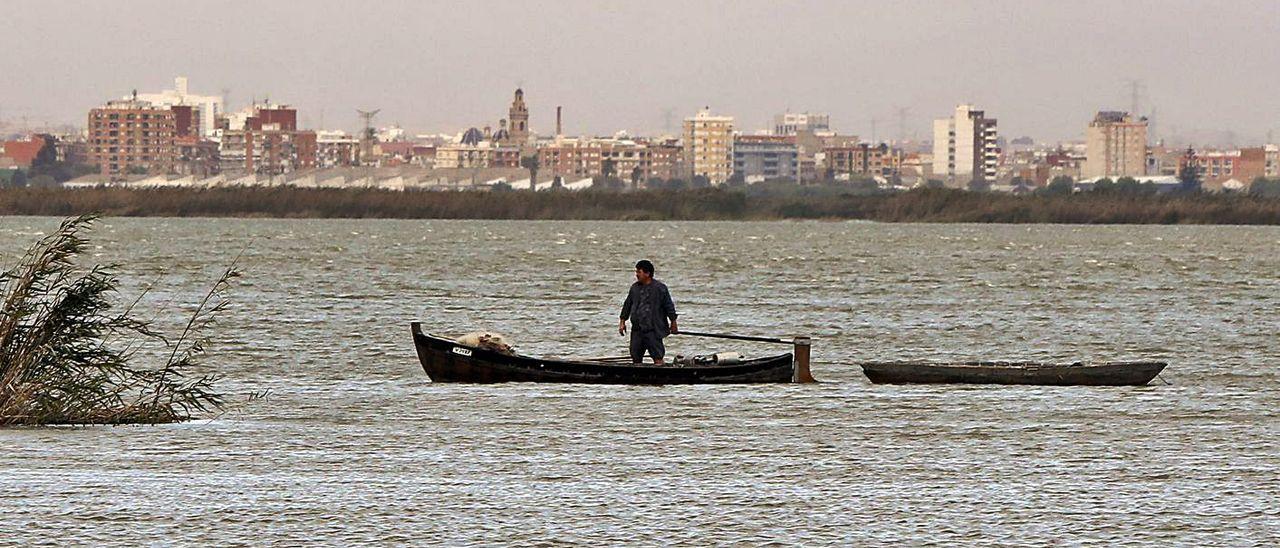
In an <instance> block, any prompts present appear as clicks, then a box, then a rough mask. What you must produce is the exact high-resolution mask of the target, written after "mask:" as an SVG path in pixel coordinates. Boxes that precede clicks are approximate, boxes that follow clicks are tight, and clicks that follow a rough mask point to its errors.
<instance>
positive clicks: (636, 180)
mask: <svg viewBox="0 0 1280 548" xmlns="http://www.w3.org/2000/svg"><path fill="white" fill-rule="evenodd" d="M643 178H644V170H643V169H640V166H636V167H633V168H631V190H640V180H641V179H643Z"/></svg>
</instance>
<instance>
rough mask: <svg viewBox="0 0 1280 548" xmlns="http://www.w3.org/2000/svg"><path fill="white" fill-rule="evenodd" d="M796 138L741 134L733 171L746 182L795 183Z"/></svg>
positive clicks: (734, 157) (734, 155) (737, 139)
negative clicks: (780, 181)
mask: <svg viewBox="0 0 1280 548" xmlns="http://www.w3.org/2000/svg"><path fill="white" fill-rule="evenodd" d="M797 156H798V152H797V149H796V141H795V138H794V137H786V136H782V135H742V136H739V137H736V138H734V140H733V171H734V173H737V174H738V175H739V176H741V177H742V178H743V180H744V181H745V182H748V183H754V182H757V181H764V180H769V179H788V180H791V181H795V179H796V177H797V176H798V175H799V170H798V167H799V166H798V163H797Z"/></svg>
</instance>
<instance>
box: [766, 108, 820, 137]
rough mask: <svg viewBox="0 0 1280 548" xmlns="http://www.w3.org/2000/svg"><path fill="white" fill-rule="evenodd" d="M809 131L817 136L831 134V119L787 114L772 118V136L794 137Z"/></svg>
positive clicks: (801, 114) (805, 114) (802, 113)
mask: <svg viewBox="0 0 1280 548" xmlns="http://www.w3.org/2000/svg"><path fill="white" fill-rule="evenodd" d="M801 131H809V132H812V133H815V134H818V135H824V134H827V133H830V132H831V117H830V116H828V115H826V114H810V113H808V112H799V113H796V112H787V113H783V114H778V115H776V116H774V117H773V134H774V135H795V134H796V133H799V132H801Z"/></svg>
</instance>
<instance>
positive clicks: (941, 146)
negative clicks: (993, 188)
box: [933, 105, 1000, 188]
mask: <svg viewBox="0 0 1280 548" xmlns="http://www.w3.org/2000/svg"><path fill="white" fill-rule="evenodd" d="M998 140H999V135H998V134H997V133H996V120H995V119H994V118H987V117H986V114H985V113H984V112H983V111H981V110H975V109H974V108H973V105H959V106H957V107H956V110H955V113H954V114H953V115H952V116H951V117H950V118H941V119H937V120H934V121H933V176H934V177H935V178H939V179H942V181H943V182H944V183H946V184H947V185H948V186H952V187H958V188H964V187H966V186H967V185H968V184H969V182H970V181H979V182H984V183H992V182H995V178H996V168H997V167H998V165H999V163H1000V145H999V144H998Z"/></svg>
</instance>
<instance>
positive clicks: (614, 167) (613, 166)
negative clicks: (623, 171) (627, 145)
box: [600, 158, 618, 179]
mask: <svg viewBox="0 0 1280 548" xmlns="http://www.w3.org/2000/svg"><path fill="white" fill-rule="evenodd" d="M600 174H601V175H604V178H606V179H609V178H612V177H613V176H614V175H617V174H618V162H616V161H615V160H614V159H613V158H605V159H604V160H602V161H601V162H600Z"/></svg>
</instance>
